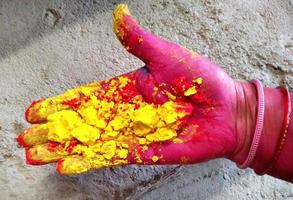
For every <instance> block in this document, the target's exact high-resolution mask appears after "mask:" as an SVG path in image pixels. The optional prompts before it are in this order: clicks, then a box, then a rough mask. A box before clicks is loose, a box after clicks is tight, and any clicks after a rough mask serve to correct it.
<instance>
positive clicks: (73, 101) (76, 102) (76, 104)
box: [62, 98, 81, 110]
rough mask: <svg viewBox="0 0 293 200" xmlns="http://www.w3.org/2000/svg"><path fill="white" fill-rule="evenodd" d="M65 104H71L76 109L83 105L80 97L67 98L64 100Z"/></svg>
mask: <svg viewBox="0 0 293 200" xmlns="http://www.w3.org/2000/svg"><path fill="white" fill-rule="evenodd" d="M62 104H64V105H69V106H71V107H72V108H73V109H74V110H77V109H78V108H79V107H80V106H81V100H80V99H79V98H74V99H70V100H65V101H63V102H62Z"/></svg>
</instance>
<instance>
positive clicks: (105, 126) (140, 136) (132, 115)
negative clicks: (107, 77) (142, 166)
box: [45, 77, 189, 173]
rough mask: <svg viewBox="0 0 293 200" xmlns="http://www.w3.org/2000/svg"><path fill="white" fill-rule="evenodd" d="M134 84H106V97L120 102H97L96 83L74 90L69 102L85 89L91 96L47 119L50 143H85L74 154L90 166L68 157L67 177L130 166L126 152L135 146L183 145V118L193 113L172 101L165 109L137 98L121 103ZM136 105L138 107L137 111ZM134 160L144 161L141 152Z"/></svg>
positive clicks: (116, 81) (124, 79)
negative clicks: (125, 90) (179, 134)
mask: <svg viewBox="0 0 293 200" xmlns="http://www.w3.org/2000/svg"><path fill="white" fill-rule="evenodd" d="M130 82H131V80H129V79H128V78H127V77H119V78H116V79H112V80H111V81H109V82H108V83H109V85H110V88H109V90H107V91H106V92H104V93H103V95H105V96H107V95H108V97H113V96H116V97H117V99H116V100H117V101H118V103H114V102H112V101H106V100H99V99H97V98H96V96H95V93H94V92H93V88H94V87H95V90H96V91H100V92H102V89H101V88H97V87H98V86H97V85H98V84H96V85H93V87H90V86H87V87H82V89H80V88H79V89H76V91H75V90H71V91H70V92H67V93H66V98H67V99H68V100H70V99H71V98H70V95H72V97H75V96H76V94H77V93H78V92H81V91H82V93H83V94H85V93H86V94H92V95H91V96H89V98H88V100H87V101H86V102H83V104H82V105H81V106H80V107H79V108H77V109H76V111H73V110H71V109H70V108H68V110H63V111H59V112H54V113H53V114H50V115H49V116H48V124H47V125H46V126H47V129H48V139H49V140H50V141H55V142H60V143H65V149H66V148H68V147H69V146H70V142H69V141H70V140H72V139H76V140H78V141H79V142H80V143H81V144H78V145H77V146H73V147H72V148H73V149H72V153H73V154H78V155H80V156H82V157H83V158H84V159H86V160H87V164H85V165H83V164H80V163H78V162H77V161H79V160H78V159H79V158H74V159H73V160H70V161H68V160H66V159H65V161H64V163H65V164H66V166H65V168H66V167H67V168H66V169H64V170H65V171H62V172H63V173H66V172H67V173H80V172H83V171H87V170H89V169H90V168H100V167H103V166H113V165H119V164H125V163H127V162H128V161H127V157H128V154H129V152H128V149H129V147H132V146H133V145H139V146H140V147H141V149H142V150H143V151H146V150H147V149H148V145H149V144H150V143H153V142H164V141H168V140H172V141H173V142H175V143H179V142H181V140H180V139H179V138H176V136H177V130H178V127H179V126H178V125H179V124H180V123H181V121H180V119H181V118H183V117H185V116H186V115H187V114H189V113H186V112H185V111H184V108H183V109H179V110H178V108H180V107H182V106H183V105H180V104H177V103H176V102H174V101H172V99H170V100H169V101H167V102H166V103H164V104H163V105H153V104H149V103H146V102H143V101H142V99H143V98H142V96H140V95H138V96H136V97H134V98H133V99H132V100H131V101H132V103H131V102H129V103H122V102H121V103H119V98H121V97H119V95H117V94H118V93H117V91H119V90H120V89H123V87H125V86H126V85H127V84H128V83H130ZM116 97H115V98H116ZM58 98H59V97H58ZM58 101H59V100H58ZM134 103H135V104H137V105H139V107H138V108H136V109H135V105H134ZM69 109H70V110H69ZM113 110H114V111H113ZM45 128H46V127H45ZM134 157H135V160H136V162H138V163H142V162H143V161H142V159H141V158H140V155H139V154H138V153H136V154H135V155H134ZM158 159H159V158H158V157H156V156H154V157H153V158H152V160H153V161H154V162H157V160H158ZM69 162H73V164H72V166H69Z"/></svg>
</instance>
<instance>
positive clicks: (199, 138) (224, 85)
mask: <svg viewBox="0 0 293 200" xmlns="http://www.w3.org/2000/svg"><path fill="white" fill-rule="evenodd" d="M114 31H115V33H116V35H117V37H118V39H119V40H120V41H121V43H122V45H123V46H124V47H125V48H126V49H127V51H129V52H130V53H131V54H133V55H134V56H136V57H138V58H139V59H141V60H142V61H143V62H144V63H145V67H143V68H141V69H138V70H136V71H134V72H131V73H129V74H126V75H123V76H121V77H127V78H129V79H130V80H133V81H134V82H133V83H134V84H135V85H134V86H135V87H134V88H135V89H133V88H130V89H129V88H128V89H129V91H128V93H129V92H131V91H130V90H133V92H134V93H135V94H139V95H141V96H142V97H143V100H144V101H145V102H147V103H149V104H153V105H161V104H163V103H165V102H167V101H170V100H172V101H177V102H181V103H183V104H184V105H189V107H191V108H190V109H189V112H191V111H192V113H191V114H189V115H188V118H187V119H185V122H184V123H182V127H180V129H178V130H177V137H178V138H180V142H174V141H172V140H170V141H164V142H155V143H152V144H150V145H148V148H147V149H145V150H144V151H139V152H135V155H136V156H139V157H140V160H141V162H137V160H136V159H135V158H134V153H133V152H132V151H135V148H129V149H128V150H129V154H128V157H127V162H125V163H122V164H134V163H138V164H154V163H155V164H186V163H199V162H202V161H206V160H210V159H215V158H221V157H222V158H228V159H232V160H236V161H239V162H240V161H243V160H244V158H245V156H246V155H247V150H248V149H247V148H244V147H246V146H247V144H249V143H250V142H251V141H250V139H251V137H250V136H249V135H250V133H251V132H252V131H253V130H252V129H253V124H254V121H255V110H250V109H248V108H250V107H253V106H251V105H247V104H248V103H247V101H245V98H246V95H245V94H246V92H245V91H246V90H251V91H254V89H252V88H253V86H251V84H249V83H246V82H239V81H235V80H233V79H232V78H230V76H229V75H228V74H227V73H226V72H225V71H224V70H223V69H222V68H221V67H219V66H218V65H216V64H214V63H213V62H211V61H210V60H209V59H208V58H206V57H204V56H201V55H199V54H197V53H195V52H193V51H191V50H188V49H186V48H184V47H182V46H180V45H178V44H174V43H172V42H169V41H166V40H163V39H160V38H159V37H157V36H154V35H153V34H152V33H150V32H147V31H145V30H144V29H143V28H141V27H140V26H139V25H138V23H137V22H136V21H135V20H134V19H133V18H132V16H131V15H130V14H129V12H128V9H127V6H126V5H123V4H120V5H118V6H117V8H116V9H115V11H114ZM114 79H115V78H114ZM134 90H135V91H134ZM250 102H254V103H252V104H255V102H256V100H255V97H253V98H252V99H251V101H250ZM75 103H76V102H75ZM38 104H40V102H36V103H33V104H32V105H31V106H30V107H29V108H28V110H27V112H26V117H27V120H28V121H29V122H31V123H44V122H46V120H47V118H46V117H47V115H46V114H44V113H50V114H51V113H53V112H55V110H52V108H50V107H47V110H45V111H44V110H42V116H41V115H40V114H39V113H40V107H38ZM71 105H72V102H71ZM74 106H77V107H78V106H80V102H78V103H76V105H74ZM74 106H73V107H74ZM42 109H44V108H42ZM54 109H56V107H54ZM32 130H33V129H28V130H27V131H26V132H25V133H22V134H21V135H20V136H19V137H18V141H19V143H21V144H22V145H23V146H24V147H27V160H28V162H29V163H30V164H44V163H48V162H55V161H57V162H58V163H57V169H58V171H59V172H61V173H64V174H69V173H70V172H68V171H66V170H62V163H63V159H64V158H63V157H62V156H59V157H58V156H57V157H54V158H52V159H51V160H50V159H49V160H48V158H46V159H47V160H45V159H42V156H44V157H46V155H40V156H36V155H34V156H35V158H33V157H32V155H31V154H32V153H36V150H35V149H34V150H32V147H33V146H35V145H40V144H42V143H47V142H50V141H49V140H48V138H46V134H47V132H46V131H44V130H43V129H38V130H37V129H36V130H37V131H36V130H33V131H32ZM42 130H43V132H42ZM44 132H45V133H44ZM40 135H42V136H40ZM247 135H248V136H247ZM33 138H36V139H35V140H34V139H33ZM54 145H55V146H54ZM54 145H53V146H54V148H56V144H55V143H54ZM51 146H52V145H51ZM43 152H49V151H43ZM154 155H156V157H157V158H159V159H156V160H154V159H153V156H154ZM36 158H38V159H36ZM81 160H82V159H81ZM74 162H75V161H74ZM113 165H116V164H113ZM107 166H111V164H108V165H107ZM91 168H98V167H91ZM77 173H78V172H77Z"/></svg>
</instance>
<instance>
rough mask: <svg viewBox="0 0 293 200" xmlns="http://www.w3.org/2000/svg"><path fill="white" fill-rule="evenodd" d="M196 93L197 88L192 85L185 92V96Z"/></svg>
mask: <svg viewBox="0 0 293 200" xmlns="http://www.w3.org/2000/svg"><path fill="white" fill-rule="evenodd" d="M196 93H197V91H196V89H195V86H192V87H190V88H188V89H187V90H186V91H185V92H184V95H185V96H191V95H194V94H196Z"/></svg>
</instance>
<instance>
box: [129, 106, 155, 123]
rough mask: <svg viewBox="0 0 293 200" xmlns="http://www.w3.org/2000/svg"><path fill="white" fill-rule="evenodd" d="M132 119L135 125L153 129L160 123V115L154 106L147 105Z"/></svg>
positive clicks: (135, 113) (134, 114)
mask: <svg viewBox="0 0 293 200" xmlns="http://www.w3.org/2000/svg"><path fill="white" fill-rule="evenodd" d="M131 119H132V121H133V123H134V124H143V125H146V126H148V127H151V128H152V127H155V125H156V124H157V122H158V121H159V115H158V113H157V110H156V109H154V107H153V106H152V105H149V104H146V105H144V106H141V107H140V108H139V109H137V110H136V111H135V112H134V113H133V116H131Z"/></svg>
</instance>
